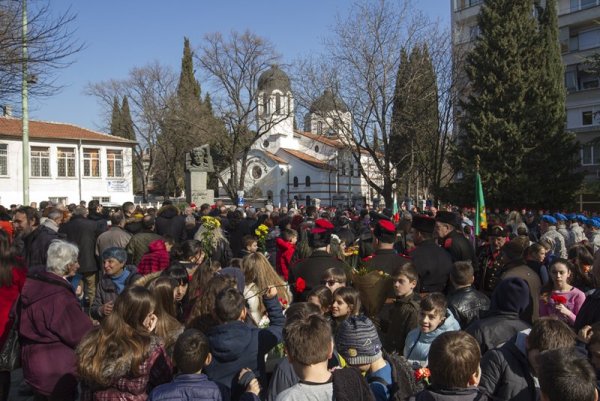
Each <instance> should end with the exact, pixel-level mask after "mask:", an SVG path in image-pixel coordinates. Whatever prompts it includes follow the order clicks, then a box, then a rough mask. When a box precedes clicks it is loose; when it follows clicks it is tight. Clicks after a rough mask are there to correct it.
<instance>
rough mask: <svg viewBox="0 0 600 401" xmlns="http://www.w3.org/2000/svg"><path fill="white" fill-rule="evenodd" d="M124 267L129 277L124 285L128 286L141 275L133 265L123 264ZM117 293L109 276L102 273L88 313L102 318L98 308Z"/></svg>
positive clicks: (113, 299) (96, 317) (97, 318)
mask: <svg viewBox="0 0 600 401" xmlns="http://www.w3.org/2000/svg"><path fill="white" fill-rule="evenodd" d="M125 269H126V270H127V271H128V272H129V277H127V280H126V281H125V287H128V286H130V285H131V284H133V283H135V282H136V281H138V280H139V279H140V278H141V277H142V276H141V275H140V274H138V273H137V269H136V267H135V266H125ZM118 295H119V292H117V286H116V285H115V283H113V281H112V280H111V278H110V276H108V275H106V274H102V276H101V277H100V281H99V282H98V285H97V286H96V296H95V297H94V302H93V303H92V306H91V308H90V315H91V316H92V317H93V318H94V319H96V320H100V319H103V318H104V315H103V314H102V312H101V311H100V308H101V307H102V305H104V304H105V303H107V302H111V301H112V302H114V301H115V300H116V299H117V296H118Z"/></svg>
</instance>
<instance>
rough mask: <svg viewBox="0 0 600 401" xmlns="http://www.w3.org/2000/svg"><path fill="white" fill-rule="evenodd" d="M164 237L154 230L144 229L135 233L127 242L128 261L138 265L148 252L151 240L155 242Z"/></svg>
mask: <svg viewBox="0 0 600 401" xmlns="http://www.w3.org/2000/svg"><path fill="white" fill-rule="evenodd" d="M161 238H162V237H161V236H160V235H158V234H156V233H155V232H154V231H144V232H141V233H137V234H135V235H134V236H133V237H131V239H130V240H129V242H128V243H127V247H126V248H125V249H126V250H127V262H128V263H130V264H132V265H136V266H137V265H138V263H140V260H142V256H144V254H145V253H146V252H148V246H149V245H150V243H151V242H154V241H156V240H158V239H161Z"/></svg>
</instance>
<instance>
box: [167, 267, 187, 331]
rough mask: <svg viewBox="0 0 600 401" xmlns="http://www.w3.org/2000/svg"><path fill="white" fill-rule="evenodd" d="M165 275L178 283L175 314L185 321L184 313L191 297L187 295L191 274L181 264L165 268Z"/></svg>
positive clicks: (181, 320)
mask: <svg viewBox="0 0 600 401" xmlns="http://www.w3.org/2000/svg"><path fill="white" fill-rule="evenodd" d="M161 276H163V277H169V278H171V279H173V280H175V282H176V283H177V286H176V287H175V290H174V293H175V294H174V298H175V314H176V315H175V316H176V317H177V320H179V321H180V322H181V323H183V321H184V319H183V315H184V310H185V307H186V304H187V303H188V300H189V298H188V297H187V292H188V286H189V283H190V280H189V276H188V273H187V270H186V269H185V268H183V267H180V266H177V265H175V266H171V267H169V268H168V269H167V270H163V272H162V273H161Z"/></svg>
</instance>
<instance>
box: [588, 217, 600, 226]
mask: <svg viewBox="0 0 600 401" xmlns="http://www.w3.org/2000/svg"><path fill="white" fill-rule="evenodd" d="M585 224H587V225H588V226H590V227H594V228H600V221H598V220H595V219H587V221H586V222H585Z"/></svg>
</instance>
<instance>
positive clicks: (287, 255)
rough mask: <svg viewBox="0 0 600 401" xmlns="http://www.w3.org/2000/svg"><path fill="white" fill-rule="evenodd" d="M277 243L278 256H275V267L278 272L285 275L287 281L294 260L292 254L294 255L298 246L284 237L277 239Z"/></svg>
mask: <svg viewBox="0 0 600 401" xmlns="http://www.w3.org/2000/svg"><path fill="white" fill-rule="evenodd" d="M275 243H276V244H277V256H276V258H275V267H276V268H277V273H279V274H280V275H281V276H283V279H284V280H285V281H287V280H288V278H289V270H290V264H291V262H292V256H294V251H295V250H296V246H295V245H294V244H292V243H291V242H288V241H286V240H284V239H283V238H277V239H275Z"/></svg>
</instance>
